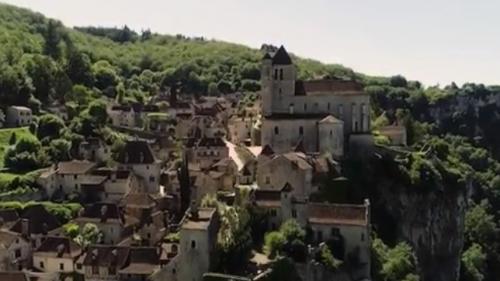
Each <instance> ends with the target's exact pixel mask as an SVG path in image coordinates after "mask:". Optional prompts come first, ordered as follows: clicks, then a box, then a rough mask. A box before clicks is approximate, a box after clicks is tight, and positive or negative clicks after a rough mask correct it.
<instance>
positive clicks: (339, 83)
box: [261, 46, 370, 156]
mask: <svg viewBox="0 0 500 281" xmlns="http://www.w3.org/2000/svg"><path fill="white" fill-rule="evenodd" d="M261 85H262V91H261V96H262V114H263V123H262V146H265V145H270V146H271V147H272V148H273V149H274V150H275V151H277V152H285V151H289V150H291V148H292V147H294V146H295V145H296V144H297V143H298V142H299V141H300V140H304V145H305V148H306V150H307V152H326V151H329V152H332V153H336V154H341V153H339V150H340V149H342V148H340V147H334V148H331V147H330V146H331V145H335V144H336V143H338V141H334V140H339V139H342V140H344V136H349V135H350V134H364V133H369V132H370V97H369V95H368V94H367V93H365V92H364V91H363V86H362V85H361V84H360V83H358V82H355V81H346V80H340V79H321V80H312V81H300V80H297V78H296V69H295V66H294V65H293V63H292V60H291V58H290V56H289V55H288V53H287V52H286V50H285V48H283V46H282V47H281V48H279V49H278V51H277V52H276V53H275V54H274V55H273V56H271V55H270V54H266V55H265V56H264V58H263V60H262V70H261ZM329 116H331V117H329ZM325 118H326V119H325ZM332 118H335V119H332ZM337 120H338V121H337ZM321 121H325V122H321ZM326 121H329V122H326ZM332 121H333V122H332ZM342 150H343V149H342ZM338 156H341V155H338Z"/></svg>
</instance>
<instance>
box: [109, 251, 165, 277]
mask: <svg viewBox="0 0 500 281" xmlns="http://www.w3.org/2000/svg"><path fill="white" fill-rule="evenodd" d="M159 266H160V255H159V251H158V250H157V249H156V248H154V247H132V248H130V251H129V261H128V264H127V265H126V266H125V267H123V268H122V269H120V271H119V273H122V274H140V275H150V274H152V273H153V272H154V271H155V270H157V269H158V268H159Z"/></svg>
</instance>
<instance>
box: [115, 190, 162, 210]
mask: <svg viewBox="0 0 500 281" xmlns="http://www.w3.org/2000/svg"><path fill="white" fill-rule="evenodd" d="M122 202H123V203H124V204H125V206H126V207H139V208H153V207H154V206H156V201H155V200H154V198H153V196H151V195H150V194H148V193H143V192H141V193H129V194H127V195H125V197H124V198H123V200H122Z"/></svg>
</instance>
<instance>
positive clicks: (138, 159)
mask: <svg viewBox="0 0 500 281" xmlns="http://www.w3.org/2000/svg"><path fill="white" fill-rule="evenodd" d="M118 163H119V165H118V169H119V170H129V171H132V172H133V173H135V174H136V175H137V176H138V178H139V179H140V181H141V183H142V185H143V186H144V187H145V191H146V192H149V193H153V194H156V193H158V192H159V191H160V174H161V168H162V167H161V161H159V160H157V159H156V158H155V156H154V154H153V151H152V150H151V147H150V146H149V144H148V143H147V142H146V141H142V140H132V141H128V142H127V143H126V144H125V147H124V148H123V149H122V150H121V151H120V153H119V155H118Z"/></svg>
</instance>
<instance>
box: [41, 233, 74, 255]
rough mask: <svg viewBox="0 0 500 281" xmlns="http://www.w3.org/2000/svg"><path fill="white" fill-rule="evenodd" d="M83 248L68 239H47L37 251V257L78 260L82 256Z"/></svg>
mask: <svg viewBox="0 0 500 281" xmlns="http://www.w3.org/2000/svg"><path fill="white" fill-rule="evenodd" d="M81 251H82V250H81V248H80V246H78V244H76V243H75V242H73V241H72V240H70V239H69V238H66V237H46V238H45V240H43V242H42V244H41V245H40V246H39V247H38V248H37V249H36V251H35V254H36V255H44V256H53V257H59V258H61V257H62V258H76V257H77V256H79V255H80V254H81Z"/></svg>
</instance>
